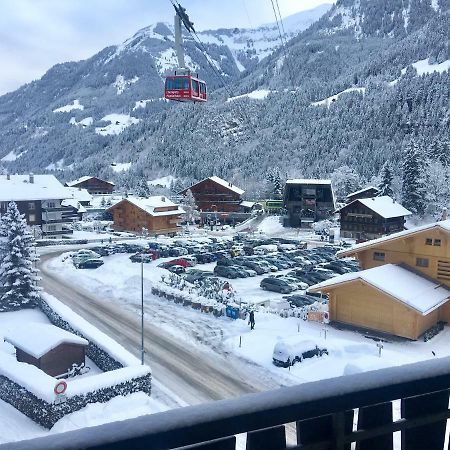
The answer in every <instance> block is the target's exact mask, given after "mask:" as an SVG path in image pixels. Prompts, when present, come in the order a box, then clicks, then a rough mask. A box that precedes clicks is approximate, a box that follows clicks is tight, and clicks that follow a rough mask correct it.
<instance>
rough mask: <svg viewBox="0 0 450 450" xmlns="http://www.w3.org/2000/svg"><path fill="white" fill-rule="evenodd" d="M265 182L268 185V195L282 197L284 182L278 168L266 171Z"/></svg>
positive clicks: (274, 197)
mask: <svg viewBox="0 0 450 450" xmlns="http://www.w3.org/2000/svg"><path fill="white" fill-rule="evenodd" d="M266 178H267V183H268V185H269V189H268V193H267V194H268V196H269V197H270V198H272V199H275V200H279V199H281V198H282V197H283V189H284V182H283V177H282V176H281V172H280V169H279V168H278V167H275V168H273V169H270V170H269V171H268V172H267V177H266Z"/></svg>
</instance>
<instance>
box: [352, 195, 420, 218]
mask: <svg viewBox="0 0 450 450" xmlns="http://www.w3.org/2000/svg"><path fill="white" fill-rule="evenodd" d="M354 202H360V203H362V204H363V205H364V206H366V207H367V208H369V209H371V210H372V211H373V212H375V213H377V214H378V215H379V216H381V217H383V218H385V219H390V218H392V217H402V216H410V215H411V214H412V212H411V211H409V210H407V209H406V208H405V207H404V206H402V205H400V203H397V202H396V201H395V200H394V199H393V198H391V197H389V195H383V196H381V197H372V198H359V199H357V200H354ZM354 202H352V203H350V205H351V204H353V203H354ZM347 206H348V205H347Z"/></svg>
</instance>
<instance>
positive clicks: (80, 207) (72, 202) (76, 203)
mask: <svg viewBox="0 0 450 450" xmlns="http://www.w3.org/2000/svg"><path fill="white" fill-rule="evenodd" d="M61 206H71V207H72V208H74V209H76V210H77V212H78V213H85V212H87V210H86V208H85V207H84V206H83V205H82V204H81V203H80V202H79V201H78V200H77V199H75V198H68V199H66V200H63V201H62V202H61Z"/></svg>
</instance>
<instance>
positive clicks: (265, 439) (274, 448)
mask: <svg viewBox="0 0 450 450" xmlns="http://www.w3.org/2000/svg"><path fill="white" fill-rule="evenodd" d="M285 448H286V430H285V427H284V425H281V426H279V427H274V428H266V429H264V430H258V431H250V432H249V433H247V446H246V450H284V449H285Z"/></svg>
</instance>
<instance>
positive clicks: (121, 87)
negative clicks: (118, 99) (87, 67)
mask: <svg viewBox="0 0 450 450" xmlns="http://www.w3.org/2000/svg"><path fill="white" fill-rule="evenodd" d="M138 80H139V77H133V78H131V79H130V80H126V79H125V77H124V76H123V75H117V77H116V81H115V82H114V83H113V86H114V87H115V88H116V89H117V95H121V94H123V92H124V91H125V89H126V88H127V87H128V86H131V85H132V84H134V83H136V82H137V81H138Z"/></svg>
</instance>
